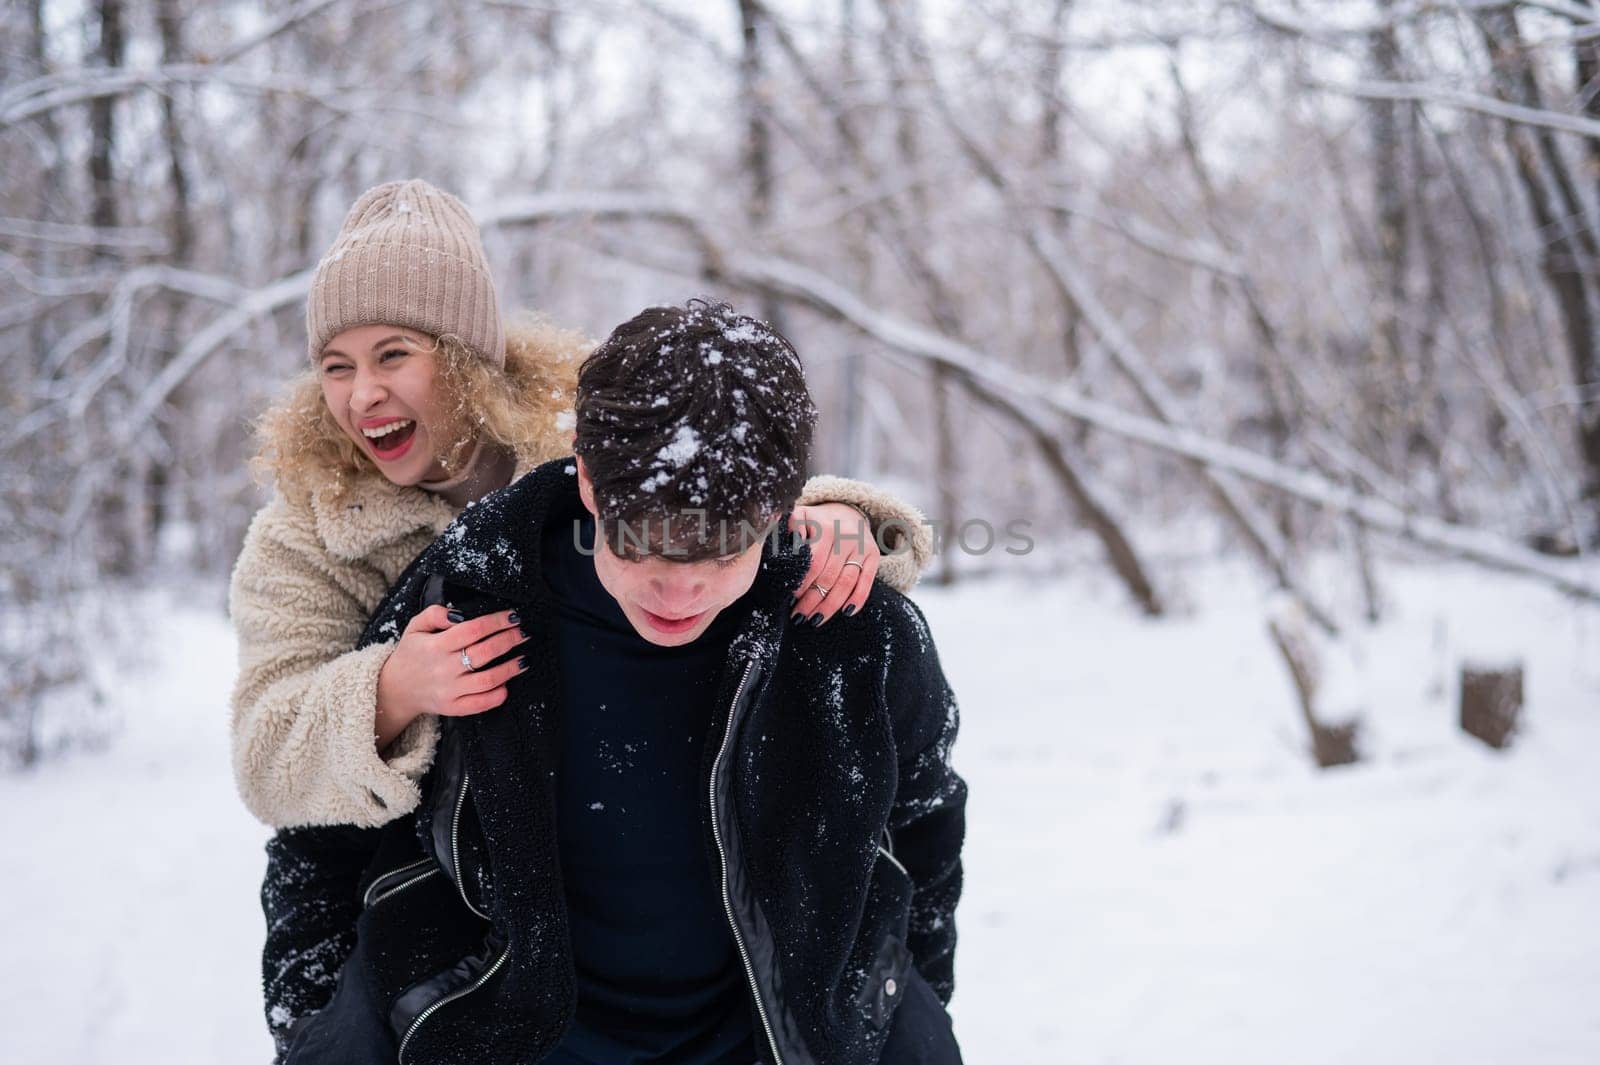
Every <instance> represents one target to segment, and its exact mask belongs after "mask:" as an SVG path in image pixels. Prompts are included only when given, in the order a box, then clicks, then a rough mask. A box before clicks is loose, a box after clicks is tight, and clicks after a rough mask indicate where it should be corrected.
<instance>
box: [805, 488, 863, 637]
mask: <svg viewBox="0 0 1600 1065" xmlns="http://www.w3.org/2000/svg"><path fill="white" fill-rule="evenodd" d="M789 528H790V530H791V531H794V532H800V533H803V534H804V536H805V538H806V541H807V542H808V543H810V544H811V568H810V569H809V570H807V571H806V577H805V580H803V581H801V582H800V587H799V588H798V589H797V590H796V591H795V604H794V611H795V612H794V618H793V620H794V621H796V622H800V621H809V622H810V623H811V624H813V625H821V624H822V623H823V622H824V621H827V620H828V619H829V618H831V617H833V615H834V614H836V613H838V612H839V611H840V610H843V611H844V616H845V617H849V616H850V615H851V614H854V613H855V612H856V611H858V610H860V609H861V608H862V607H863V606H865V605H866V602H867V596H868V595H870V594H871V592H872V582H873V580H875V579H876V578H877V576H878V560H879V552H878V543H877V541H876V540H874V539H873V538H872V528H871V526H870V525H869V524H868V522H867V519H866V517H865V516H864V515H862V513H861V512H860V511H859V510H857V509H856V508H855V507H852V506H850V505H849V504H848V503H822V504H819V505H817V506H814V507H795V508H794V516H793V517H792V518H790V520H789Z"/></svg>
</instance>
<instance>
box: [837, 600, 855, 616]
mask: <svg viewBox="0 0 1600 1065" xmlns="http://www.w3.org/2000/svg"><path fill="white" fill-rule="evenodd" d="M855 612H856V605H855V604H854V603H851V604H850V605H848V606H846V607H845V608H844V609H843V610H841V611H840V613H841V614H843V615H844V616H845V617H851V616H852V615H854V614H855Z"/></svg>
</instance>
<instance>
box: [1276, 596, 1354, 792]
mask: <svg viewBox="0 0 1600 1065" xmlns="http://www.w3.org/2000/svg"><path fill="white" fill-rule="evenodd" d="M1267 629H1268V631H1269V632H1271V633H1272V642H1273V643H1274V644H1275V645H1276V646H1277V648H1278V653H1279V654H1280V655H1282V656H1283V662H1284V665H1286V666H1287V667H1288V668H1289V678H1290V679H1291V680H1292V681H1293V682H1294V690H1295V695H1296V696H1297V697H1298V699H1299V703H1300V715H1301V717H1302V718H1304V719H1305V723H1306V729H1307V730H1308V731H1309V732H1310V733H1311V756H1312V757H1313V758H1315V759H1316V760H1317V766H1318V767H1319V768H1322V769H1328V768H1331V767H1332V766H1336V765H1351V764H1353V763H1355V762H1359V761H1360V760H1361V714H1360V710H1359V708H1357V707H1345V708H1344V709H1345V711H1346V713H1345V717H1344V720H1342V721H1337V722H1334V723H1331V724H1330V723H1325V722H1324V721H1323V720H1322V716H1323V715H1322V713H1320V712H1319V710H1318V705H1317V704H1318V701H1319V700H1320V699H1322V697H1323V694H1324V692H1325V689H1326V687H1327V684H1326V675H1325V673H1326V669H1327V666H1326V663H1325V655H1324V654H1323V653H1322V651H1320V650H1319V649H1318V647H1317V643H1316V640H1315V638H1314V637H1313V635H1312V633H1311V630H1310V626H1309V625H1307V624H1306V619H1305V614H1304V611H1302V610H1301V609H1299V607H1298V606H1297V605H1294V604H1292V603H1283V604H1280V605H1279V607H1278V608H1277V609H1275V610H1274V611H1273V613H1272V615H1271V616H1270V617H1269V618H1268V621H1267Z"/></svg>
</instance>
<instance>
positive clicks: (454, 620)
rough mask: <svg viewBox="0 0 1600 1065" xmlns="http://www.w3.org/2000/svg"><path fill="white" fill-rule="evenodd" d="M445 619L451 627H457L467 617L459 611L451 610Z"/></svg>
mask: <svg viewBox="0 0 1600 1065" xmlns="http://www.w3.org/2000/svg"><path fill="white" fill-rule="evenodd" d="M445 617H447V618H449V619H450V624H452V625H459V624H461V623H462V622H463V621H465V620H467V616H466V615H465V614H463V613H462V612H461V611H459V610H452V611H450V613H448V614H446V615H445Z"/></svg>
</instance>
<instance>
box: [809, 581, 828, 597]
mask: <svg viewBox="0 0 1600 1065" xmlns="http://www.w3.org/2000/svg"><path fill="white" fill-rule="evenodd" d="M812 587H813V588H815V589H816V590H817V592H818V593H819V594H820V595H823V596H826V595H827V594H828V589H826V588H824V587H823V586H822V585H820V584H813V585H812Z"/></svg>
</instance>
